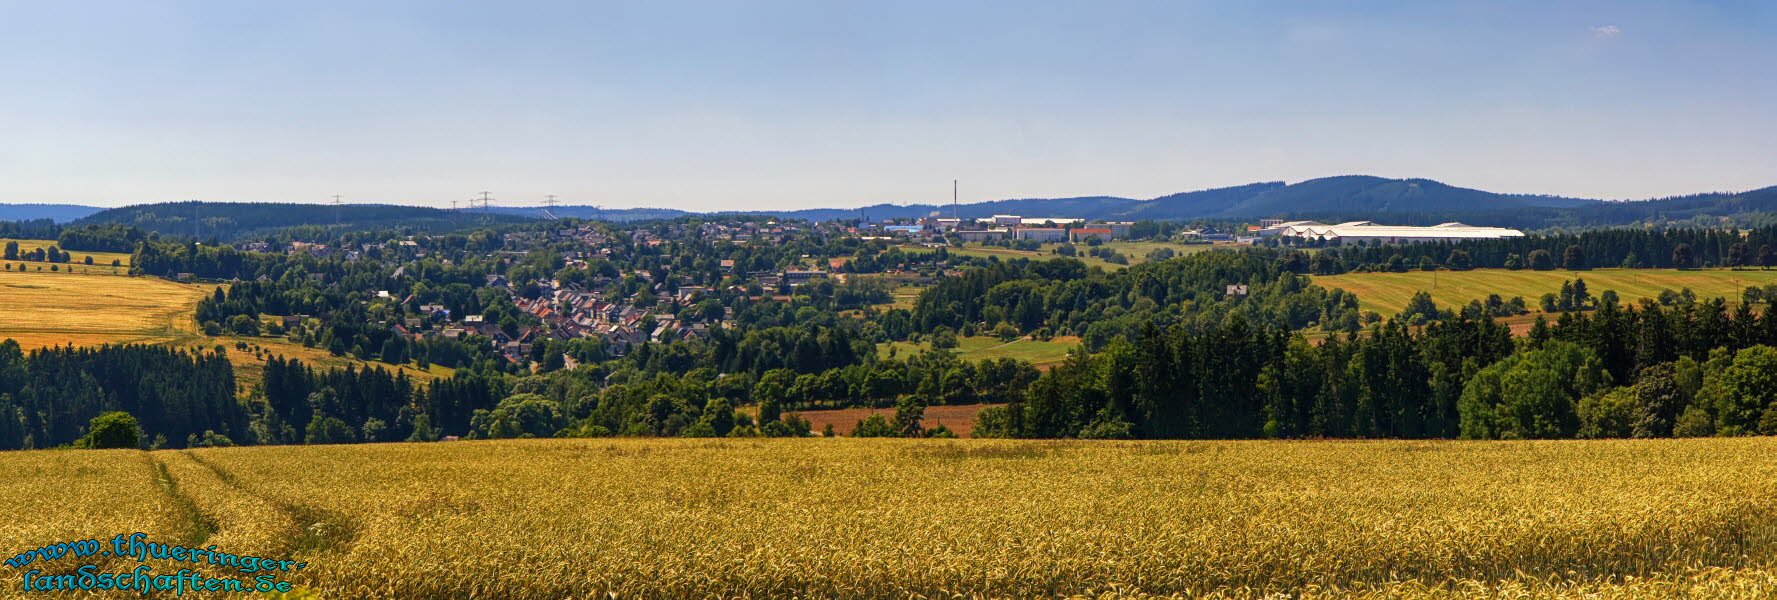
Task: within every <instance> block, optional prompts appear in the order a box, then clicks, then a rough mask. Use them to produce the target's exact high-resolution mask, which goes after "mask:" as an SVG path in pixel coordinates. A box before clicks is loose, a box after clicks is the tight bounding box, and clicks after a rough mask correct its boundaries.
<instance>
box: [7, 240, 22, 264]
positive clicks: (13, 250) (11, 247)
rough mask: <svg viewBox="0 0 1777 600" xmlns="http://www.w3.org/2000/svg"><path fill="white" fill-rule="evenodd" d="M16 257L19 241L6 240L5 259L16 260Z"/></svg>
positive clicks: (17, 255) (17, 257)
mask: <svg viewBox="0 0 1777 600" xmlns="http://www.w3.org/2000/svg"><path fill="white" fill-rule="evenodd" d="M18 259H19V243H18V242H13V241H9V242H6V260H18Z"/></svg>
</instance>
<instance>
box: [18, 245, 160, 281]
mask: <svg viewBox="0 0 1777 600" xmlns="http://www.w3.org/2000/svg"><path fill="white" fill-rule="evenodd" d="M7 242H18V243H19V252H30V251H32V250H36V249H39V248H42V249H45V250H47V249H49V247H50V246H55V245H56V241H55V240H20V239H9V238H0V247H4V246H6V243H7ZM63 250H64V251H66V252H67V253H68V254H70V255H72V256H73V258H72V259H70V260H69V263H70V264H65V265H60V266H61V267H62V268H68V267H74V268H76V269H80V270H79V271H75V272H77V273H79V272H83V271H86V272H90V273H91V274H93V275H121V274H127V273H128V272H129V266H130V253H128V252H87V251H84V250H67V249H66V248H63ZM88 256H91V257H93V265H92V266H91V267H88V266H86V265H85V264H81V263H83V262H85V260H86V257H88ZM113 260H115V261H118V262H120V263H122V268H120V269H113V268H112V267H111V261H113ZM4 262H9V263H16V264H23V265H28V268H29V269H30V270H32V271H35V270H36V269H37V267H43V270H44V271H45V272H48V271H49V263H42V262H27V261H10V260H9V261H4ZM14 268H15V269H16V268H17V267H14Z"/></svg>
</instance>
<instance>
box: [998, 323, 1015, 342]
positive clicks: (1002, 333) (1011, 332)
mask: <svg viewBox="0 0 1777 600" xmlns="http://www.w3.org/2000/svg"><path fill="white" fill-rule="evenodd" d="M993 335H994V337H998V338H1000V341H1002V342H1010V341H1012V340H1016V339H1018V328H1017V327H1013V326H1012V324H1011V323H1007V322H1004V321H1001V322H1000V324H999V325H996V326H994V328H993Z"/></svg>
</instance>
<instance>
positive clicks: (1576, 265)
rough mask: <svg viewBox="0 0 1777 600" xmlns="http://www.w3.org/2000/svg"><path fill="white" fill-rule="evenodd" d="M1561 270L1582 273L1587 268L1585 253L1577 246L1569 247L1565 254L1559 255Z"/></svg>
mask: <svg viewBox="0 0 1777 600" xmlns="http://www.w3.org/2000/svg"><path fill="white" fill-rule="evenodd" d="M1561 268H1563V269H1567V270H1569V271H1584V270H1586V269H1587V268H1588V267H1587V266H1586V252H1585V251H1584V250H1581V249H1580V245H1579V244H1573V245H1570V246H1568V247H1567V251H1566V252H1563V253H1561Z"/></svg>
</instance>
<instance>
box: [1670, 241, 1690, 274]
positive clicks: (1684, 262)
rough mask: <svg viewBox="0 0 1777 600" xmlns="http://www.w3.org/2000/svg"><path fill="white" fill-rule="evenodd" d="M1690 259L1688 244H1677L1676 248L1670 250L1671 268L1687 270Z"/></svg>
mask: <svg viewBox="0 0 1777 600" xmlns="http://www.w3.org/2000/svg"><path fill="white" fill-rule="evenodd" d="M1691 259H1692V255H1691V245H1690V244H1679V245H1678V246H1677V247H1675V248H1673V249H1672V266H1673V267H1675V268H1679V269H1688V268H1690V267H1691Z"/></svg>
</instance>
